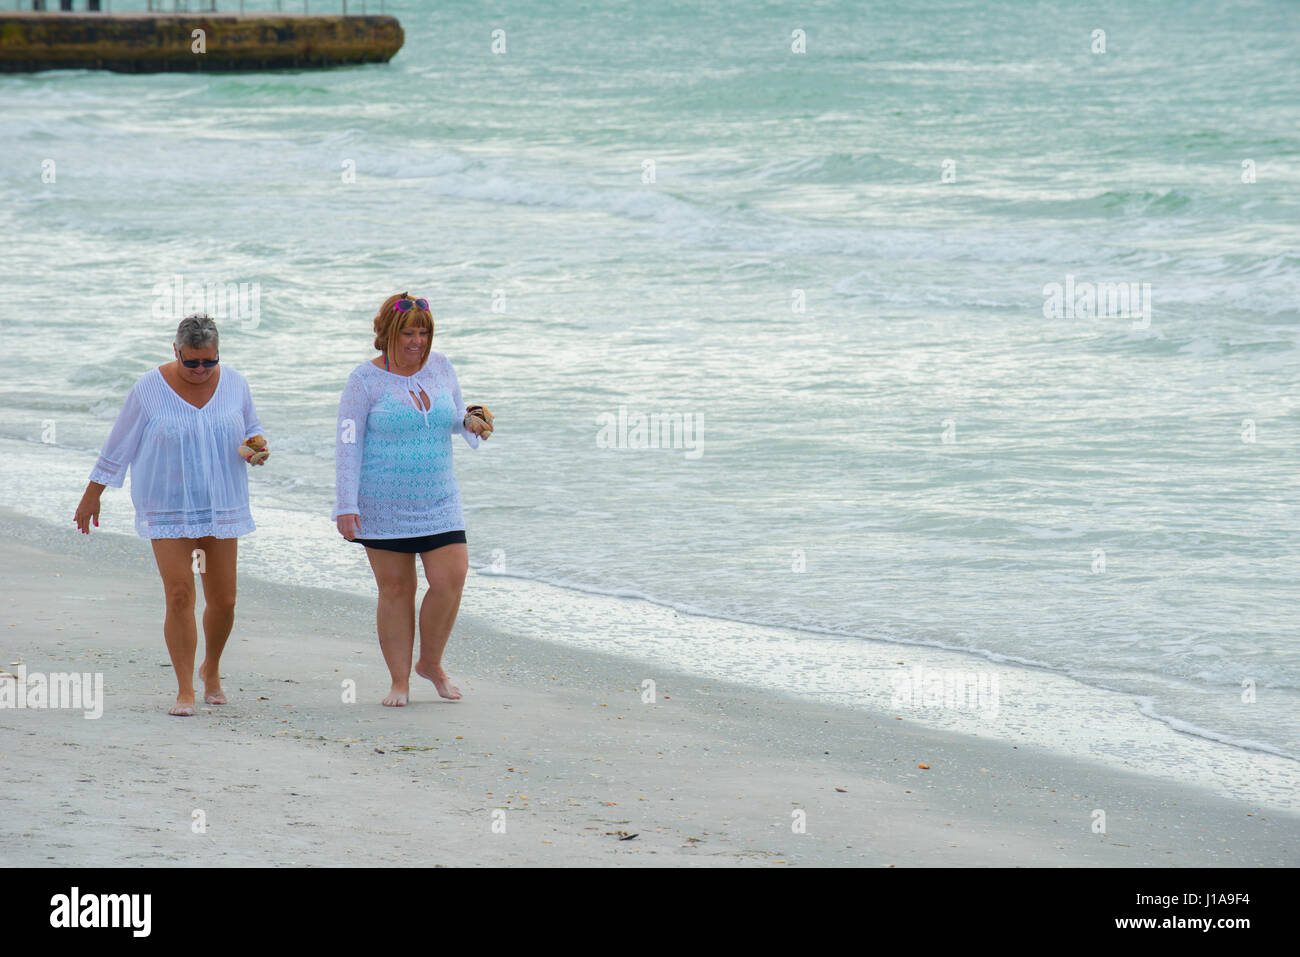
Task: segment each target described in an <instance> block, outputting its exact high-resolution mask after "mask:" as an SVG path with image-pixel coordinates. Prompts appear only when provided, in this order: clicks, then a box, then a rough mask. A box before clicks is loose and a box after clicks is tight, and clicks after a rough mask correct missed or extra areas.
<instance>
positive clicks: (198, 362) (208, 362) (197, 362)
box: [176, 352, 221, 369]
mask: <svg viewBox="0 0 1300 957" xmlns="http://www.w3.org/2000/svg"><path fill="white" fill-rule="evenodd" d="M176 358H177V359H180V363H181V365H183V366H184V367H185V368H187V369H197V368H198V367H199V366H203V368H205V369H211V368H212V367H213V366H215V365H217V364H218V363H220V362H221V359H220V358H217V359H181V354H180V352H177V353H176Z"/></svg>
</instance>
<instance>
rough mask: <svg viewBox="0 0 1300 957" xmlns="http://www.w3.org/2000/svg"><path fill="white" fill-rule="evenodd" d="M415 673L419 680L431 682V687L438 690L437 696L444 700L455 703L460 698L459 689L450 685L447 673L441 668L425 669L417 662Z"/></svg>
mask: <svg viewBox="0 0 1300 957" xmlns="http://www.w3.org/2000/svg"><path fill="white" fill-rule="evenodd" d="M415 673H416V674H417V675H419V676H420V677H421V678H428V679H429V680H430V681H432V682H433V686H434V687H435V688H437V689H438V694H440V695H442V697H444V698H448V699H450V700H452V701H455V700H456V699H457V698H459V697H460V689H459V688H457V687H456V686H455V685H454V684H452V683H451V679H450V678H449V677H448V676H447V672H445V671H443V670H442V669H441V668H425V667H424V666H423V665H421V664H420V663H419V662H416V664H415Z"/></svg>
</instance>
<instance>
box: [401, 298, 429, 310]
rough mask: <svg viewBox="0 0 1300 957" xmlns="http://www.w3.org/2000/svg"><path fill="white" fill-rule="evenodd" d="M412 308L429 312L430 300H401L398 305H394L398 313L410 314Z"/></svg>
mask: <svg viewBox="0 0 1300 957" xmlns="http://www.w3.org/2000/svg"><path fill="white" fill-rule="evenodd" d="M412 306H414V307H415V308H416V309H422V310H423V311H425V312H428V311H429V300H428V299H399V300H397V302H396V304H394V306H393V308H394V309H396V310H397V311H398V312H410V311H411V307H412Z"/></svg>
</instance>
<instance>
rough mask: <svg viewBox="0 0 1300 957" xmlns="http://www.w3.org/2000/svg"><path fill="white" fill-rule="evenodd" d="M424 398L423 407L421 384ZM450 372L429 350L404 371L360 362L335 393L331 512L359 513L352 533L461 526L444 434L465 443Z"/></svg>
mask: <svg viewBox="0 0 1300 957" xmlns="http://www.w3.org/2000/svg"><path fill="white" fill-rule="evenodd" d="M421 389H423V390H424V393H425V395H427V396H428V397H429V408H428V409H427V410H426V409H425V408H424V406H423V404H422V403H421V402H420V400H419V394H420V390H421ZM466 411H467V410H466V408H465V400H464V399H463V398H462V397H461V394H460V383H459V382H458V381H457V379H456V371H455V370H454V369H453V368H452V367H451V360H449V359H448V358H447V357H446V356H445V355H443V354H442V353H441V352H435V351H433V350H430V351H429V358H428V360H427V361H426V362H425V364H424V366H423V367H422V368H421V369H420V370H419V371H418V372H416V373H415V374H414V375H411V376H402V375H398V374H397V373H395V372H388V371H386V370H384V369H380V368H378V367H377V366H375V365H374V364H373V363H370V362H363V363H361V365H359V366H357V367H356V368H355V369H353V370H352V374H351V375H349V376H348V381H347V385H345V386H344V387H343V397H342V398H341V399H340V400H339V424H338V434H337V436H336V440H335V452H334V464H335V479H336V486H337V490H338V491H337V498H336V503H335V507H334V514H333V516H332V517H333V518H335V519H337V518H338V517H339V516H340V515H358V516H360V518H359V521H360V523H361V530H360V531H359V532H358V533H357V538H415V537H417V536H423V535H436V534H438V533H439V532H450V531H455V530H456V529H464V527H465V519H464V517H463V515H462V513H461V503H460V489H459V488H458V487H457V485H456V475H455V473H454V472H453V471H452V467H451V437H452V436H453V435H459V436H461V437H462V438H463V439H464V440H465V441H466V442H467V443H468V444H469V447H470V448H472V449H476V448H478V444H479V437H478V436H477V435H475V434H474V433H473V432H471V431H469V430H468V429H466V428H465V425H464V419H465V413H466Z"/></svg>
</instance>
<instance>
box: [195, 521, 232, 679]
mask: <svg viewBox="0 0 1300 957" xmlns="http://www.w3.org/2000/svg"><path fill="white" fill-rule="evenodd" d="M238 546H239V539H237V538H213V537H211V536H208V537H206V538H200V539H199V541H198V547H199V548H200V549H202V551H203V557H204V561H203V564H202V565H200V566H199V567H200V568H201V569H202V571H203V604H204V608H203V640H204V648H205V652H206V654H205V657H204V659H203V664H201V665H199V677H200V678H202V679H203V700H204V701H205V702H206V703H208V704H225V703H226V694H225V692H224V691H222V690H221V652H222V651H223V650H225V647H226V640H227V639H229V638H230V631H231V629H232V628H233V627H234V626H235V564H236V558H237V556H238Z"/></svg>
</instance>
